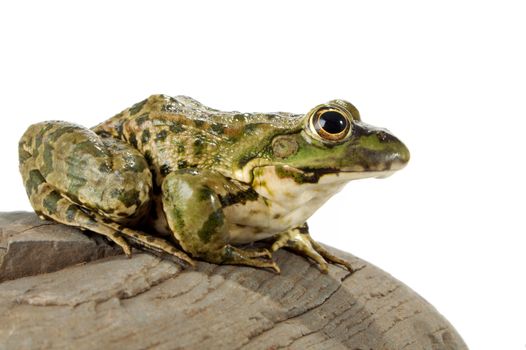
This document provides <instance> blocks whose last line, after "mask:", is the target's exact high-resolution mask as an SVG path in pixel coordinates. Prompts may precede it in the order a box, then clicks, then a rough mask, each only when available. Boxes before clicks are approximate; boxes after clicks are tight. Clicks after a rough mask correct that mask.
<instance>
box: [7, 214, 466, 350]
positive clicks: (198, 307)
mask: <svg viewBox="0 0 526 350" xmlns="http://www.w3.org/2000/svg"><path fill="white" fill-rule="evenodd" d="M329 249H331V248H329ZM331 250H333V251H334V252H336V253H337V254H338V255H340V256H342V257H345V258H346V259H349V260H350V261H351V262H352V263H353V266H355V267H356V268H357V271H356V272H354V273H353V274H349V272H348V271H347V270H345V269H343V268H340V267H339V266H335V265H332V266H330V270H329V273H328V274H323V273H321V272H320V271H319V270H318V269H317V267H316V266H315V265H314V264H313V263H311V262H310V261H308V260H307V259H305V258H303V257H300V256H297V255H295V254H293V253H290V252H287V251H283V250H280V251H278V252H277V253H276V254H275V259H276V260H277V262H278V263H279V265H280V267H281V270H282V272H281V274H279V275H278V274H276V273H273V272H270V271H265V270H261V269H254V268H250V267H240V266H228V265H222V266H218V265H213V264H208V263H205V262H198V263H197V266H196V267H195V268H182V267H180V266H179V265H177V264H175V263H173V262H171V261H166V260H161V259H159V258H158V257H155V256H152V255H150V254H146V253H139V252H135V254H134V256H133V258H131V259H128V258H126V257H125V256H123V255H122V254H121V252H120V251H119V250H118V249H116V248H115V247H112V246H111V245H110V244H108V243H106V242H105V241H104V240H102V239H100V237H98V236H91V237H89V236H87V235H84V234H83V233H81V232H80V231H79V230H77V229H74V228H70V227H66V226H63V225H60V224H55V223H51V222H47V221H41V220H39V219H38V218H37V217H36V215H35V214H32V213H24V212H14V213H2V214H0V281H2V282H1V283H0V344H2V346H1V347H2V348H3V349H56V348H61V349H62V348H73V349H146V348H148V349H149V348H154V349H281V348H287V349H356V350H358V349H362V350H365V349H418V350H421V349H466V348H467V347H466V345H465V344H464V342H463V341H462V339H461V338H460V336H459V335H458V334H457V332H456V331H455V329H454V328H453V327H452V326H451V325H450V324H449V323H448V322H447V321H446V320H445V319H444V318H443V317H442V316H441V315H440V314H439V313H438V312H437V311H436V310H435V309H434V308H433V307H432V306H431V305H430V304H429V303H427V302H426V301H425V300H424V299H423V298H421V297H420V296H419V295H417V294H416V293H415V292H413V291H412V290H411V289H409V288H408V287H406V286H405V285H404V284H403V283H401V282H400V281H397V280H396V279H394V278H393V277H391V276H390V275H388V274H387V273H385V272H383V271H381V270H380V269H378V268H376V267H375V266H373V265H371V264H369V263H367V262H365V261H363V260H360V259H358V258H356V257H354V256H352V255H350V254H348V253H344V252H341V251H337V250H335V249H331Z"/></svg>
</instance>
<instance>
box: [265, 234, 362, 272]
mask: <svg viewBox="0 0 526 350" xmlns="http://www.w3.org/2000/svg"><path fill="white" fill-rule="evenodd" d="M283 247H285V248H290V249H291V250H293V251H295V252H296V253H299V254H301V255H304V256H307V257H309V258H311V259H312V260H314V261H315V262H316V263H318V266H319V268H320V270H321V271H322V272H323V273H327V272H328V271H329V266H328V264H327V261H329V262H332V263H336V264H339V265H343V266H344V267H345V268H346V269H347V270H349V271H350V272H351V273H352V272H353V271H354V270H353V268H352V266H351V264H350V263H349V262H348V261H346V260H344V259H342V258H339V257H337V256H336V255H334V254H332V253H331V252H329V251H328V250H327V249H325V248H324V247H323V246H322V245H321V244H319V243H318V242H316V241H315V240H314V239H312V237H311V236H310V234H309V230H308V227H307V224H304V225H302V226H300V227H297V228H294V229H291V230H288V231H285V232H283V233H281V234H279V235H278V238H277V239H276V241H275V242H274V243H273V244H272V247H271V250H272V251H273V252H275V251H276V250H278V249H280V248H283Z"/></svg>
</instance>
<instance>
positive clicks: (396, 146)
mask: <svg viewBox="0 0 526 350" xmlns="http://www.w3.org/2000/svg"><path fill="white" fill-rule="evenodd" d="M375 133H376V137H377V138H378V141H379V142H380V143H385V144H386V148H387V150H388V151H387V153H386V154H385V160H384V161H385V162H386V163H387V164H386V168H387V169H389V170H399V169H402V168H403V167H405V166H406V164H407V163H408V162H409V159H410V158H411V155H410V153H409V149H408V148H407V147H406V145H405V144H404V143H403V142H402V141H400V140H399V139H398V138H397V137H396V136H394V135H393V134H391V133H390V132H389V131H387V130H376V131H375Z"/></svg>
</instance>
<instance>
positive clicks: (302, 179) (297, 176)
mask: <svg viewBox="0 0 526 350" xmlns="http://www.w3.org/2000/svg"><path fill="white" fill-rule="evenodd" d="M275 169H276V175H278V177H280V178H282V179H283V178H289V179H292V180H294V182H296V183H299V184H303V183H318V181H320V178H321V177H322V176H323V175H325V174H335V173H338V172H339V170H338V169H333V168H320V169H314V168H304V169H302V170H303V171H297V170H289V169H286V168H284V167H282V166H276V168H275Z"/></svg>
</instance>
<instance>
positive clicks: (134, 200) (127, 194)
mask: <svg viewBox="0 0 526 350" xmlns="http://www.w3.org/2000/svg"><path fill="white" fill-rule="evenodd" d="M139 194H140V193H139V191H137V190H128V191H123V192H122V193H121V194H120V195H119V197H118V199H119V200H120V201H121V202H122V203H123V204H124V205H125V206H126V207H128V208H129V207H131V206H132V205H134V204H136V205H137V206H139V204H140V202H139Z"/></svg>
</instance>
